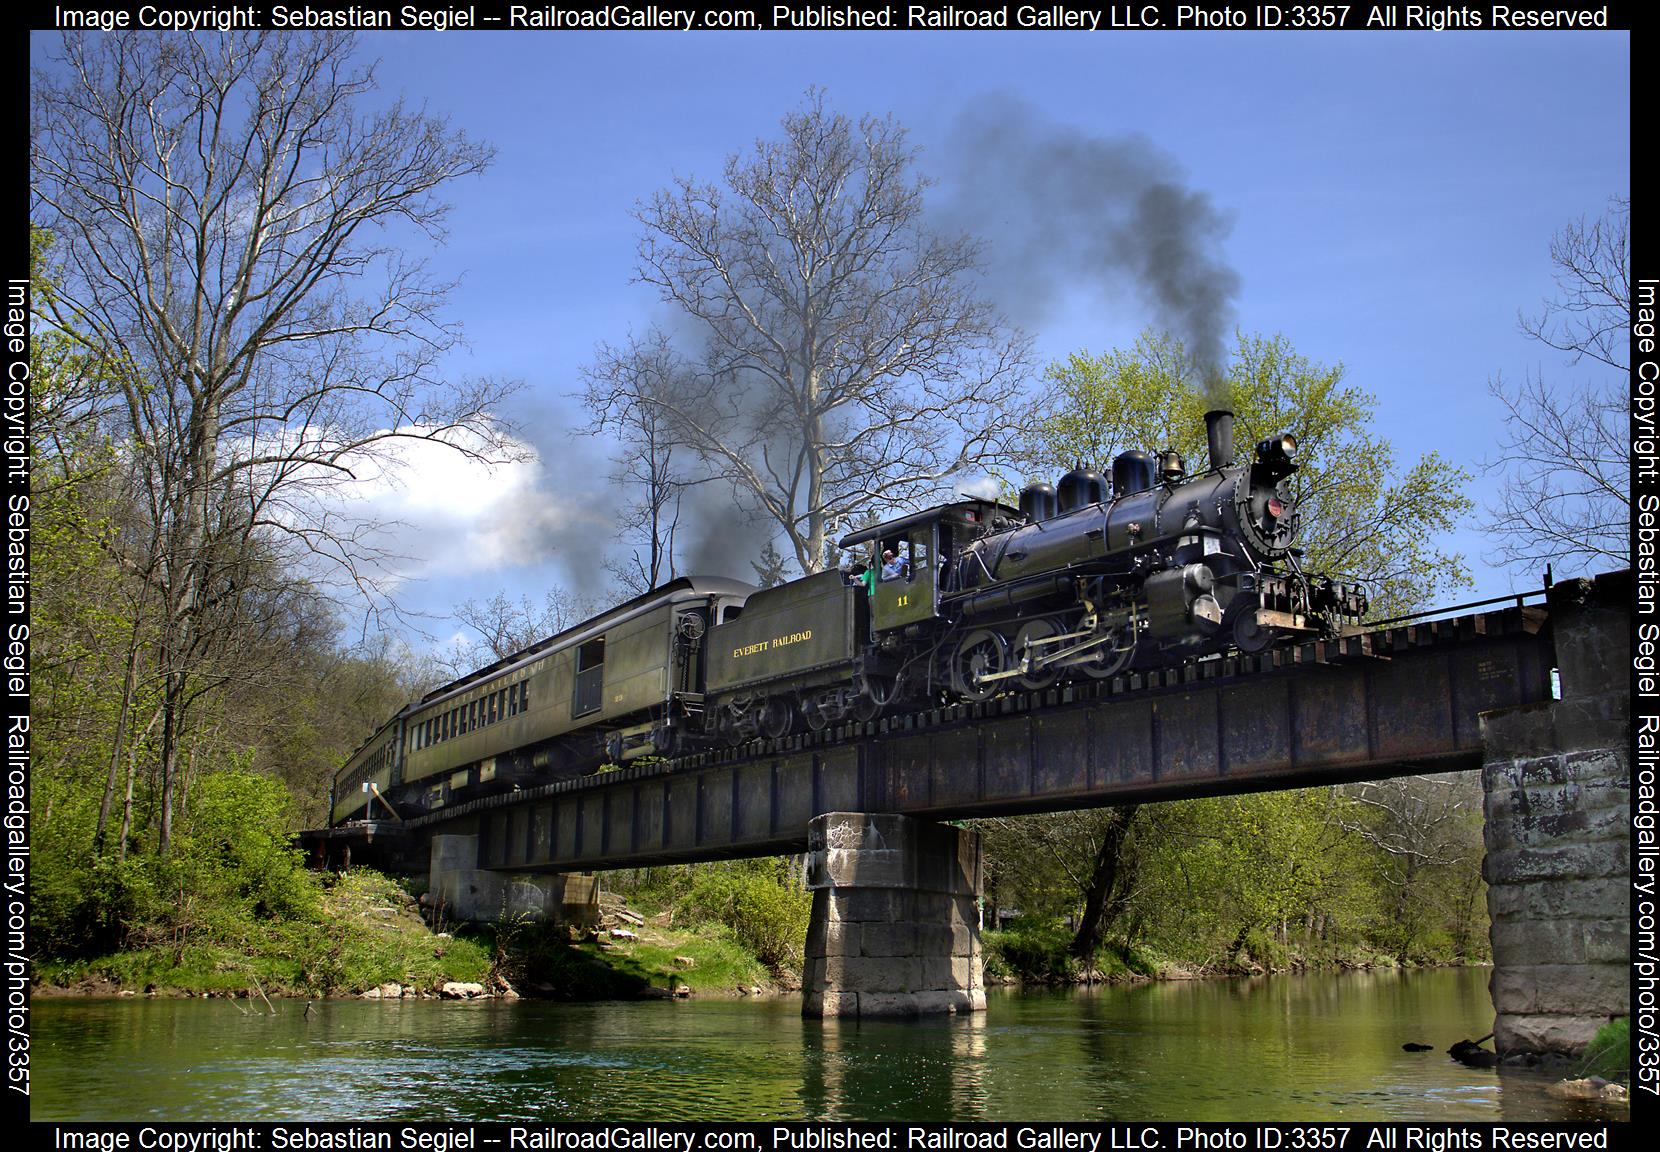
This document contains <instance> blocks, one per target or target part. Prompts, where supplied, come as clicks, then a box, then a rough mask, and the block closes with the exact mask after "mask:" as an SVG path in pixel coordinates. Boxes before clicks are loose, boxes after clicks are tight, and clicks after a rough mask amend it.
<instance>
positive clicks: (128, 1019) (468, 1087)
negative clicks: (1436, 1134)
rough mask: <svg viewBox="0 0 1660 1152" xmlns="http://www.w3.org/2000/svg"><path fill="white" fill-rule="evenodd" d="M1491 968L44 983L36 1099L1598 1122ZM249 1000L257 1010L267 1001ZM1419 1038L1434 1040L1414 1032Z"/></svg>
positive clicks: (627, 1115)
mask: <svg viewBox="0 0 1660 1152" xmlns="http://www.w3.org/2000/svg"><path fill="white" fill-rule="evenodd" d="M1487 977H1488V972H1487V970H1486V969H1445V970H1435V971H1422V972H1369V973H1348V974H1341V975H1306V976H1279V977H1268V978H1262V979H1255V980H1202V981H1183V982H1167V983H1158V984H1150V985H1137V986H1132V987H1123V986H1115V987H1106V988H1095V989H1082V990H1066V991H1057V992H1044V991H1038V992H1034V991H1020V992H1016V991H1004V990H997V989H994V990H992V992H991V994H990V996H989V999H990V1007H989V1010H988V1011H986V1012H985V1013H983V1014H976V1015H974V1016H972V1017H969V1018H961V1019H939V1020H932V1021H922V1022H894V1023H863V1024H856V1023H836V1022H820V1021H804V1020H803V1019H802V1018H801V1002H800V1000H799V999H798V998H780V999H776V1000H758V1001H757V1000H726V999H701V1000H693V1001H690V1002H679V1003H675V1002H663V1001H648V1002H627V1003H598V1004H555V1003H546V1002H533V1001H480V1002H468V1003H461V1002H445V1001H436V1000H420V1001H399V1002H388V1003H381V1002H377V1001H363V1000H336V1001H323V1002H319V1003H317V1004H315V1005H313V1006H312V1008H311V1011H310V1012H309V1014H308V1013H307V1012H305V1010H304V1009H305V1005H304V1004H303V1003H301V1002H298V1001H284V1002H278V1003H277V1015H275V1016H272V1015H269V1014H256V1013H255V1012H253V1011H252V1009H251V1008H250V1007H249V1006H248V1005H247V1004H246V1003H245V1002H238V1001H227V1000H169V999H153V1000H152V999H131V998H129V999H120V1000H81V999H38V998H37V999H36V1000H35V1001H34V1004H33V1007H32V1011H31V1015H32V1017H33V1028H34V1048H33V1060H32V1066H33V1075H34V1091H33V1095H32V1098H31V1101H30V1104H31V1108H30V1115H31V1117H32V1119H35V1120H135V1121H155V1120H168V1121H184V1120H212V1121H234V1120H256V1119H258V1120H333V1121H351V1120H445V1121H483V1120H505V1121H543V1122H545V1121H551V1120H693V1119H695V1120H924V1119H926V1120H1120V1121H1123V1120H1328V1121H1329V1120H1389V1119H1393V1120H1499V1119H1505V1120H1594V1119H1604V1118H1606V1119H1623V1113H1621V1112H1618V1111H1614V1110H1604V1109H1603V1108H1602V1107H1601V1106H1598V1105H1583V1104H1570V1103H1568V1102H1565V1101H1559V1100H1556V1099H1554V1098H1552V1097H1550V1096H1548V1095H1547V1094H1546V1093H1545V1091H1544V1088H1545V1085H1546V1084H1547V1083H1548V1082H1549V1081H1548V1080H1546V1079H1545V1078H1542V1077H1538V1076H1530V1075H1525V1074H1511V1073H1505V1074H1502V1075H1501V1074H1500V1073H1498V1072H1495V1071H1491V1070H1478V1069H1471V1068H1465V1067H1463V1066H1462V1065H1459V1064H1456V1063H1454V1062H1453V1061H1451V1060H1449V1059H1448V1058H1447V1057H1446V1056H1445V1055H1444V1050H1445V1049H1446V1047H1447V1046H1448V1045H1450V1044H1451V1043H1453V1041H1455V1040H1460V1039H1465V1038H1469V1039H1475V1038H1476V1037H1479V1036H1482V1035H1484V1034H1485V1033H1486V1032H1487V1031H1488V1030H1489V1029H1490V1028H1491V1026H1492V1019H1493V1015H1492V1007H1491V1004H1490V1002H1489V1000H1488V997H1487V991H1486V982H1487ZM254 1007H257V1008H259V1009H261V1010H263V1009H264V1005H263V1004H260V1003H259V1002H258V1001H255V1002H254ZM1407 1041H1415V1042H1422V1043H1428V1044H1433V1045H1434V1046H1435V1048H1436V1051H1433V1052H1424V1053H1418V1054H1410V1053H1406V1052H1403V1051H1402V1050H1401V1045H1402V1044H1403V1043H1405V1042H1407Z"/></svg>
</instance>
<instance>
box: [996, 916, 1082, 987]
mask: <svg viewBox="0 0 1660 1152" xmlns="http://www.w3.org/2000/svg"><path fill="white" fill-rule="evenodd" d="M983 940H984V944H985V954H986V962H987V965H988V967H990V968H991V970H992V972H993V973H994V974H996V975H1008V976H1015V977H1018V978H1019V979H1021V980H1025V981H1030V982H1034V983H1043V984H1058V983H1066V982H1069V981H1072V980H1075V979H1077V976H1078V962H1077V960H1076V959H1074V958H1073V956H1072V954H1071V952H1069V951H1068V949H1069V948H1070V947H1071V945H1072V933H1071V932H1069V931H1068V930H1067V928H1066V926H1065V925H1064V924H1062V923H1061V922H1060V921H1059V920H1040V919H1036V918H1026V917H1022V918H1021V919H1018V920H1011V921H1009V926H1008V927H1007V928H1004V929H1003V930H1001V931H990V932H987V933H985V935H984V937H983Z"/></svg>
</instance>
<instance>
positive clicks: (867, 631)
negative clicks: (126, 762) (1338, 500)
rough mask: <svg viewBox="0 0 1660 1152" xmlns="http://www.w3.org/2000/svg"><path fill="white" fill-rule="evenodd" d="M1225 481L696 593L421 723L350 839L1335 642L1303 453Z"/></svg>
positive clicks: (976, 525)
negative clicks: (1198, 663)
mask: <svg viewBox="0 0 1660 1152" xmlns="http://www.w3.org/2000/svg"><path fill="white" fill-rule="evenodd" d="M1205 422H1206V432H1207V439H1208V446H1209V460H1210V467H1209V469H1208V470H1207V471H1204V472H1202V473H1199V474H1196V475H1189V474H1188V473H1187V471H1186V466H1185V464H1184V463H1183V461H1182V460H1181V458H1180V457H1179V456H1178V455H1177V454H1176V453H1174V452H1164V453H1161V454H1156V455H1155V454H1151V453H1147V452H1140V451H1132V452H1125V453H1123V454H1121V455H1120V456H1118V457H1117V459H1115V460H1114V461H1113V463H1112V487H1111V491H1110V492H1109V490H1108V487H1107V482H1106V480H1105V478H1104V477H1102V476H1101V475H1100V474H1099V473H1097V472H1095V471H1093V470H1091V469H1087V468H1083V467H1081V466H1080V467H1078V468H1076V469H1074V470H1073V471H1071V472H1069V473H1067V474H1066V475H1065V476H1064V477H1062V478H1061V480H1060V483H1059V484H1058V485H1057V486H1051V485H1049V484H1047V483H1035V484H1031V485H1029V486H1028V487H1027V488H1026V489H1025V490H1024V491H1023V492H1022V493H1021V495H1020V507H1019V508H1018V509H1017V508H1012V507H1009V506H1007V505H1005V504H1001V503H998V502H995V501H988V500H974V499H965V500H959V501H956V502H954V503H951V504H945V505H942V506H940V507H937V508H931V509H929V510H927V511H924V512H918V513H914V514H912V515H909V516H905V517H902V518H899V519H896V520H892V521H889V522H887V523H884V524H879V525H877V526H875V527H872V528H869V529H866V530H863V531H860V532H855V533H852V534H850V535H848V536H846V537H844V538H843V539H842V540H841V541H840V547H841V548H842V549H844V550H848V551H850V552H851V553H852V555H853V556H855V557H858V558H861V559H862V563H860V564H858V565H856V566H853V567H848V568H844V569H842V570H840V571H828V572H821V573H817V574H815V575H812V576H807V577H804V578H802V579H800V580H794V581H790V582H788V583H785V584H781V585H778V586H776V587H773V588H767V589H763V590H760V591H755V590H753V589H750V588H748V587H747V586H745V585H742V584H738V583H735V582H733V581H725V580H709V579H705V578H682V579H679V580H675V581H673V582H671V583H669V584H667V585H665V586H663V587H661V588H658V589H654V590H653V591H652V592H649V593H647V594H646V595H644V596H641V597H638V598H636V599H634V600H631V601H629V602H628V603H626V604H623V605H620V606H618V607H617V608H614V609H611V610H610V611H608V612H606V613H603V614H601V615H599V616H597V617H595V618H593V619H592V620H588V621H585V622H584V623H582V624H580V625H578V626H577V627H575V628H572V629H569V630H568V631H566V632H563V633H560V634H559V635H557V636H553V637H549V638H548V639H547V640H544V641H542V642H541V643H539V644H537V645H535V646H533V647H531V648H530V649H527V650H526V651H524V652H522V653H519V654H517V655H515V656H513V657H509V658H508V659H506V660H503V661H499V662H498V663H496V664H493V665H491V666H490V667H488V668H484V669H480V670H479V671H478V672H476V673H473V674H472V675H470V676H467V677H463V678H462V679H461V680H458V681H455V682H453V683H451V684H447V685H445V686H444V687H442V688H439V689H437V690H435V691H434V692H432V693H429V694H428V695H427V696H425V697H423V698H422V699H421V700H419V701H416V702H415V703H413V704H411V705H410V706H409V707H408V708H405V709H404V710H403V711H402V712H400V713H399V714H398V715H397V716H395V717H393V718H392V719H391V720H390V721H388V722H387V724H385V725H383V726H382V728H381V729H380V730H379V731H378V732H377V733H376V734H375V736H374V737H372V738H371V739H370V740H369V741H367V742H366V743H365V744H364V746H363V747H362V748H360V749H359V750H358V752H357V753H356V754H354V755H353V757H352V759H351V760H350V761H348V762H347V764H346V765H345V766H344V767H343V768H342V769H341V771H340V773H339V774H337V776H336V781H335V789H334V797H333V809H332V810H333V818H334V820H335V821H336V822H339V821H343V820H346V819H351V818H356V817H360V816H369V815H379V814H380V813H379V812H377V811H375V810H374V806H373V803H372V800H371V797H375V796H378V797H379V799H380V801H381V804H382V805H383V806H384V807H385V808H386V809H389V810H390V811H392V812H395V813H397V814H399V815H408V814H410V813H411V811H412V810H413V811H420V810H431V809H434V808H437V807H441V806H443V805H445V804H447V803H450V802H452V801H453V800H455V799H456V798H458V797H461V796H471V795H479V794H482V793H485V792H488V791H492V790H500V789H505V788H509V787H513V786H521V785H524V784H527V783H530V782H547V781H550V780H557V779H561V778H566V777H570V776H574V775H580V774H585V773H588V772H592V771H596V770H597V769H599V768H600V767H601V766H603V764H605V763H607V762H611V763H620V762H623V761H626V760H631V759H634V758H637V757H641V756H647V755H656V756H665V757H672V756H674V755H677V754H679V753H680V752H682V751H686V750H689V749H693V748H697V747H700V746H702V747H706V746H709V745H711V744H715V743H720V742H726V743H734V742H741V741H745V740H751V739H756V738H766V739H777V738H780V737H783V736H785V735H788V734H789V733H791V732H792V731H796V730H801V729H806V730H818V729H822V728H824V727H826V726H827V725H830V724H832V723H838V722H841V721H843V720H845V719H856V720H871V719H874V718H875V717H877V716H879V715H881V714H883V713H884V712H887V711H896V710H900V709H903V708H905V707H910V706H920V705H922V704H925V703H928V702H931V701H937V700H939V699H942V698H944V699H957V700H970V701H978V700H984V699H986V698H988V697H990V696H992V695H994V694H996V693H999V692H1011V691H1024V692H1030V691H1038V690H1041V689H1044V688H1047V687H1049V686H1050V685H1053V684H1055V683H1056V682H1057V681H1059V680H1061V679H1062V678H1063V677H1072V678H1084V679H1104V678H1110V677H1113V676H1118V675H1121V674H1123V673H1124V672H1126V671H1129V670H1131V669H1134V668H1147V667H1155V666H1159V665H1165V664H1171V663H1177V662H1181V661H1185V660H1190V659H1194V658H1197V657H1200V656H1205V655H1208V654H1212V653H1220V652H1224V651H1227V650H1230V649H1240V650H1242V651H1246V652H1256V651H1261V650H1262V649H1264V648H1267V647H1268V646H1270V645H1272V644H1274V643H1277V642H1280V641H1285V640H1298V639H1306V638H1310V637H1316V636H1332V635H1336V634H1337V633H1338V632H1339V631H1341V630H1342V629H1343V628H1344V627H1345V626H1347V625H1348V624H1351V623H1354V622H1358V621H1359V620H1360V618H1361V617H1362V616H1363V615H1364V614H1365V612H1366V594H1365V592H1364V591H1363V590H1362V589H1361V588H1360V587H1359V586H1358V585H1355V584H1348V583H1340V582H1337V581H1334V580H1332V579H1330V578H1328V577H1325V576H1316V575H1308V574H1305V573H1303V572H1302V571H1300V569H1299V566H1298V563H1297V551H1296V549H1295V548H1294V547H1293V544H1294V541H1295V540H1296V537H1297V529H1298V517H1297V509H1296V507H1295V503H1294V501H1293V500H1292V498H1291V495H1290V491H1289V485H1287V484H1286V483H1285V481H1286V480H1287V478H1288V477H1289V476H1290V475H1291V474H1292V472H1294V471H1295V470H1296V468H1297V465H1296V463H1295V460H1294V457H1295V455H1296V448H1297V445H1296V440H1295V438H1293V437H1292V436H1290V435H1281V436H1275V437H1273V438H1271V439H1268V440H1264V441H1262V442H1261V443H1260V444H1258V445H1257V446H1256V451H1255V454H1254V459H1252V460H1251V461H1249V462H1248V463H1241V462H1236V461H1235V459H1234V448H1233V414H1232V413H1229V412H1223V411H1216V412H1211V413H1208V414H1207V415H1206V417H1205Z"/></svg>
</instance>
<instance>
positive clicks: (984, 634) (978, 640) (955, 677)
mask: <svg viewBox="0 0 1660 1152" xmlns="http://www.w3.org/2000/svg"><path fill="white" fill-rule="evenodd" d="M1007 664H1008V652H1007V649H1006V648H1005V647H1004V645H1003V637H1001V636H999V635H998V634H997V633H995V632H993V631H991V630H990V629H988V628H976V629H975V630H974V631H972V632H970V633H969V634H968V635H966V636H964V637H963V638H962V640H960V641H959V642H958V644H957V650H956V652H955V653H954V654H953V655H952V657H951V690H952V691H953V692H955V693H956V694H957V695H958V696H960V697H962V698H963V699H964V700H976V701H977V700H985V699H987V698H988V697H990V696H991V694H992V693H993V692H996V691H997V687H998V685H999V684H1000V683H1001V681H997V680H993V681H991V682H990V683H987V682H986V681H985V679H984V678H985V677H987V676H992V675H995V674H996V673H998V672H1001V671H1003V669H1004V667H1005V666H1006V665H1007Z"/></svg>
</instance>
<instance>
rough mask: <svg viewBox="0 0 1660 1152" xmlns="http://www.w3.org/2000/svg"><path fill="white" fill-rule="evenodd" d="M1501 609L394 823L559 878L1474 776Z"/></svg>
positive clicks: (948, 711) (1508, 658)
mask: <svg viewBox="0 0 1660 1152" xmlns="http://www.w3.org/2000/svg"><path fill="white" fill-rule="evenodd" d="M1545 621H1546V614H1545V612H1544V610H1543V609H1538V608H1510V609H1507V610H1504V611H1498V612H1484V613H1478V614H1473V615H1467V616H1460V617H1456V618H1453V619H1449V620H1438V621H1434V622H1431V623H1426V624H1414V625H1410V626H1405V627H1399V628H1394V629H1390V630H1387V631H1382V632H1375V633H1368V634H1365V635H1360V636H1353V637H1347V638H1344V639H1342V640H1334V641H1324V642H1319V643H1310V644H1304V645H1300V646H1298V647H1294V648H1287V649H1279V650H1276V651H1274V652H1271V653H1265V654H1264V655H1262V656H1260V657H1237V658H1232V659H1227V660H1212V661H1205V662H1202V663H1199V664H1195V665H1189V666H1186V667H1182V668H1177V669H1171V670H1167V671H1163V672H1158V673H1153V674H1148V675H1135V676H1129V677H1123V678H1120V679H1118V680H1114V681H1112V682H1105V683H1101V684H1092V685H1084V686H1079V687H1074V688H1069V689H1051V690H1050V691H1048V692H1046V693H1043V694H1041V695H1039V696H1034V697H1008V698H1003V699H999V700H993V701H988V702H987V703H985V704H981V705H973V706H954V707H950V708H942V709H938V710H935V711H931V712H926V713H922V714H918V715H912V716H905V717H897V718H893V719H885V720H881V721H877V722H875V723H872V724H854V725H845V726H842V727H839V728H834V729H831V730H829V731H826V732H822V733H817V734H814V735H812V736H807V737H791V738H787V739H785V740H783V741H777V742H774V743H772V744H767V745H762V744H760V743H757V744H753V745H746V746H744V747H741V748H736V749H731V750H726V751H723V752H720V753H707V754H701V755H697V756H692V757H688V758H686V759H683V760H680V761H677V762H675V763H674V764H668V765H647V766H639V767H630V768H624V769H620V770H618V771H614V772H609V773H605V774H602V775H599V776H593V777H589V778H586V779H584V780H577V781H570V782H567V783H562V784H556V785H549V786H546V787H542V788H537V789H533V790H529V791H523V792H517V793H511V794H508V795H503V796H494V797H488V798H485V799H481V800H475V801H472V802H470V803H466V804H461V805H456V806H455V807H452V808H449V809H445V810H442V811H439V812H435V813H432V814H430V815H428V816H425V817H422V818H420V819H418V820H413V821H410V825H411V827H412V830H416V829H419V830H422V831H429V832H457V833H467V832H474V831H476V832H477V833H478V835H479V861H478V863H479V866H480V867H483V868H490V869H532V870H538V871H573V870H588V869H602V868H619V867H633V866H638V865H644V864H653V863H665V862H675V861H691V860H706V859H714V858H720V857H735V856H753V855H766V854H773V853H782V852H798V851H802V850H803V849H804V847H805V845H806V836H807V824H808V821H809V820H811V819H812V818H813V817H814V816H816V815H818V814H820V813H822V812H832V811H843V810H852V811H863V812H899V813H905V814H909V815H916V816H925V817H930V818H933V819H938V820H952V819H960V818H965V817H973V816H992V815H1007V814H1012V813H1022V812H1040V811H1056V810H1062V809H1073V808H1085V807H1092V806H1099V805H1106V804H1117V803H1125V802H1129V801H1139V800H1161V799H1174V798H1178V797H1183V796H1194V795H1204V794H1218V793H1225V792H1248V791H1256V790H1261V789H1266V788H1283V787H1294V786H1299V785H1309V784H1334V783H1342V782H1346V781H1352V780H1361V779H1377V778H1382V777H1386V776H1392V775H1406V774H1411V773H1417V772H1438V771H1447V770H1452V769H1461V768H1475V767H1478V766H1479V764H1480V757H1481V736H1480V728H1479V716H1480V714H1481V713H1482V712H1485V711H1489V710H1493V709H1500V708H1509V707H1514V706H1516V705H1521V704H1528V703H1534V702H1537V701H1541V700H1547V699H1549V698H1550V695H1551V667H1552V663H1553V655H1552V650H1551V644H1550V640H1549V636H1548V629H1547V628H1546V627H1545Z"/></svg>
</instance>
